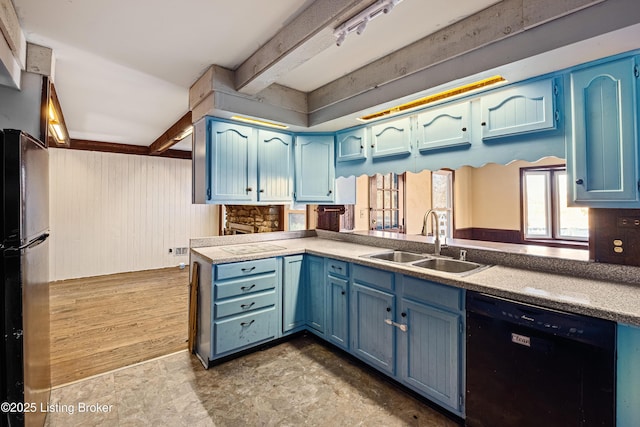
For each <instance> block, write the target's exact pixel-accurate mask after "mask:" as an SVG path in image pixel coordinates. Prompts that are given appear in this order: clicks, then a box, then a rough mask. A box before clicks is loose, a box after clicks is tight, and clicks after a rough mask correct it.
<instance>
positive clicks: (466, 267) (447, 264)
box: [412, 258, 484, 273]
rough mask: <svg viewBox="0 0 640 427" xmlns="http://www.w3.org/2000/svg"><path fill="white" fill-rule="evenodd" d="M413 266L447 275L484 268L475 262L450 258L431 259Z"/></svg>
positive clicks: (415, 263)
mask: <svg viewBox="0 0 640 427" xmlns="http://www.w3.org/2000/svg"><path fill="white" fill-rule="evenodd" d="M412 265H415V266H416V267H422V268H428V269H431V270H437V271H444V272H446V273H467V272H470V271H472V270H475V269H477V268H480V267H484V265H482V264H477V263H475V262H470V261H460V260H457V259H449V258H429V259H425V260H422V261H418V262H414V263H413V264H412Z"/></svg>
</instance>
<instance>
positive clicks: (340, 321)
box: [326, 275, 349, 350]
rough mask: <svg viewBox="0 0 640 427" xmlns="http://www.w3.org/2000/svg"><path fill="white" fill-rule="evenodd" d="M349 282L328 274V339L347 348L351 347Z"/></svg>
mask: <svg viewBox="0 0 640 427" xmlns="http://www.w3.org/2000/svg"><path fill="white" fill-rule="evenodd" d="M348 288H349V282H348V281H347V280H345V279H341V278H339V277H334V276H332V275H329V276H327V298H326V301H327V339H328V340H329V341H331V342H332V343H334V344H335V345H337V346H338V347H342V348H343V349H345V350H348V348H349V292H348Z"/></svg>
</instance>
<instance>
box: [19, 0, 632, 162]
mask: <svg viewBox="0 0 640 427" xmlns="http://www.w3.org/2000/svg"><path fill="white" fill-rule="evenodd" d="M316 1H326V2H327V3H329V1H328V0H316ZM371 1H373V0H371ZM498 1H499V0H472V1H468V0H451V1H448V2H446V3H443V2H442V1H438V0H404V1H402V2H401V3H399V4H398V5H397V6H396V7H395V8H394V9H393V10H392V11H391V13H389V14H386V15H382V16H380V17H379V18H376V19H375V20H373V21H371V22H370V23H369V25H368V26H367V28H366V30H365V32H364V33H363V34H362V35H356V34H355V33H352V34H351V35H349V37H347V39H346V41H345V42H344V43H343V44H342V46H340V47H338V46H336V45H335V44H332V45H331V46H330V47H328V48H327V49H325V50H324V51H322V52H320V53H319V54H317V55H315V56H314V57H313V58H311V59H310V60H308V61H307V62H305V63H303V64H302V65H300V66H298V67H297V68H294V69H291V70H289V72H288V73H287V74H285V75H283V76H281V77H280V78H279V79H278V80H277V81H276V83H278V84H280V85H283V86H288V87H291V88H294V89H297V90H299V91H303V92H310V91H312V90H315V89H317V88H319V87H321V86H323V85H325V84H327V83H329V82H332V81H334V80H336V79H339V78H340V77H343V76H345V75H347V74H349V73H351V72H353V71H354V70H357V69H359V68H360V67H363V66H365V65H367V64H369V63H371V62H372V61H374V60H376V59H379V58H382V57H384V56H385V55H387V54H389V53H391V52H394V51H397V50H399V49H400V48H402V47H404V46H407V45H409V44H411V43H412V42H414V41H417V40H420V39H422V38H424V37H425V36H427V35H429V34H431V33H434V32H435V31H437V30H439V29H441V28H443V27H446V26H448V25H450V24H452V23H455V22H457V21H459V20H461V19H463V18H465V17H467V16H469V15H472V14H474V13H476V12H478V11H480V10H483V9H485V8H486V7H488V6H490V5H492V4H495V3H497V2H498ZM611 1H612V2H613V3H616V2H617V3H625V4H626V3H629V6H628V7H627V9H629V10H631V9H633V11H632V13H638V10H640V7H638V5H637V4H635V3H633V2H634V1H637V0H611ZM13 2H14V6H15V8H16V11H17V14H18V17H19V19H20V23H21V26H22V29H23V31H24V33H25V35H26V38H27V40H28V41H30V42H33V43H36V44H41V45H43V46H48V47H51V48H52V49H53V50H54V52H55V56H56V60H57V63H56V74H55V85H56V92H57V93H58V97H59V99H60V102H61V105H62V108H63V111H64V114H65V120H66V124H67V127H68V129H69V133H70V136H71V138H74V139H88V140H96V141H106V142H116V143H126V144H135V145H146V146H148V145H150V144H151V143H152V142H153V141H154V140H155V139H156V138H158V137H159V136H160V135H161V134H162V133H163V132H164V131H165V130H167V129H168V128H169V126H171V125H172V124H173V123H174V122H175V121H177V120H178V119H179V118H180V117H182V116H183V115H184V114H185V113H186V112H187V111H188V108H189V107H188V105H189V104H188V97H189V96H188V90H189V87H190V86H191V85H192V84H193V83H194V82H195V81H196V79H197V78H198V77H199V76H200V75H202V73H203V72H204V71H205V70H206V69H207V68H208V67H209V66H210V65H211V64H217V65H220V66H222V67H225V68H229V69H236V68H237V67H238V66H240V65H241V64H242V63H243V62H244V61H245V60H246V59H247V58H249V57H250V55H251V54H252V53H254V52H255V51H256V50H258V49H259V48H260V47H261V46H262V45H263V44H265V43H266V42H267V41H268V40H269V39H270V38H271V37H273V36H274V35H275V34H276V33H277V32H278V31H280V30H281V29H282V28H283V27H284V26H285V25H287V23H289V22H290V21H291V20H293V18H295V17H296V16H297V15H298V14H300V13H301V12H302V11H303V10H304V9H306V8H307V7H308V6H309V5H310V4H311V3H313V1H312V0H277V1H256V0H234V1H222V0H181V1H167V0H160V1H158V0H134V1H131V0H90V1H88V0H47V1H42V0H13ZM605 3H608V2H605ZM445 4H446V7H445V6H444V5H445ZM635 22H638V21H635ZM594 25H595V24H594ZM639 35H640V29H639V28H638V25H636V26H635V27H633V31H631V32H629V31H626V32H620V34H619V35H618V36H614V37H610V38H609V39H607V38H606V37H605V38H603V37H601V38H599V39H598V40H596V41H594V42H589V43H586V44H585V42H579V43H576V44H574V45H568V46H567V47H564V48H562V49H555V50H554V51H550V52H549V53H548V54H545V55H544V56H542V55H539V57H534V58H530V59H527V60H524V61H520V62H519V63H515V62H514V63H513V64H510V66H511V71H512V72H513V74H514V76H516V75H517V77H519V78H526V77H530V76H533V75H536V73H537V74H542V73H544V72H549V71H553V70H557V69H559V68H562V67H566V66H570V65H573V64H577V63H581V62H585V61H588V60H591V59H595V58H598V57H602V56H605V55H607V54H613V53H616V52H617V51H624V50H625V49H626V50H628V49H635V48H638V47H639V46H638V42H637V40H639V39H640V38H639V37H638V36H639ZM577 41H579V40H577ZM580 43H582V44H580ZM597 55H600V56H597ZM512 81H517V80H512ZM425 89H427V88H425ZM174 148H180V149H186V150H189V149H190V148H191V147H190V144H189V143H188V142H187V141H184V142H182V143H180V144H179V145H178V146H175V147H174Z"/></svg>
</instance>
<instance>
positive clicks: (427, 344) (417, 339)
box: [398, 299, 462, 413]
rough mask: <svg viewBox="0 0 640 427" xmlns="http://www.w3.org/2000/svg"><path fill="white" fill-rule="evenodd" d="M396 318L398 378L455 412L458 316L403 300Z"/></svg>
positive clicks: (457, 403) (458, 392)
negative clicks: (398, 327) (401, 327)
mask: <svg viewBox="0 0 640 427" xmlns="http://www.w3.org/2000/svg"><path fill="white" fill-rule="evenodd" d="M399 319H400V322H402V323H404V324H406V325H407V332H399V334H400V335H401V337H400V338H399V340H398V341H399V349H398V365H399V372H398V374H399V376H400V379H401V381H403V382H404V383H406V384H407V385H409V386H410V387H412V388H414V389H416V390H418V391H419V392H421V393H422V394H424V395H426V396H428V397H430V398H432V399H434V400H435V401H436V402H438V403H440V404H441V405H443V406H445V407H447V408H448V409H450V410H452V411H454V412H457V413H459V411H460V397H461V387H460V372H461V360H460V345H461V339H462V338H461V335H462V328H461V325H462V316H461V315H460V314H459V313H452V312H448V311H444V310H440V309H437V308H435V307H431V306H429V305H425V304H419V303H416V302H412V301H409V300H406V299H403V300H402V304H401V314H400V318H399Z"/></svg>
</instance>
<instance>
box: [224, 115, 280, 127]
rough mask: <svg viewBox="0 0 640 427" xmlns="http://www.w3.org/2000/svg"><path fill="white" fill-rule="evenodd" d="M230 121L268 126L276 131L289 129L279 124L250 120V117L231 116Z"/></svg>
mask: <svg viewBox="0 0 640 427" xmlns="http://www.w3.org/2000/svg"><path fill="white" fill-rule="evenodd" d="M231 119H232V120H238V121H239V122H245V123H251V124H253V125H260V126H268V127H271V128H276V129H289V126H287V125H282V124H280V123H273V122H267V121H265V120H258V119H252V118H251V117H243V116H232V117H231Z"/></svg>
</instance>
